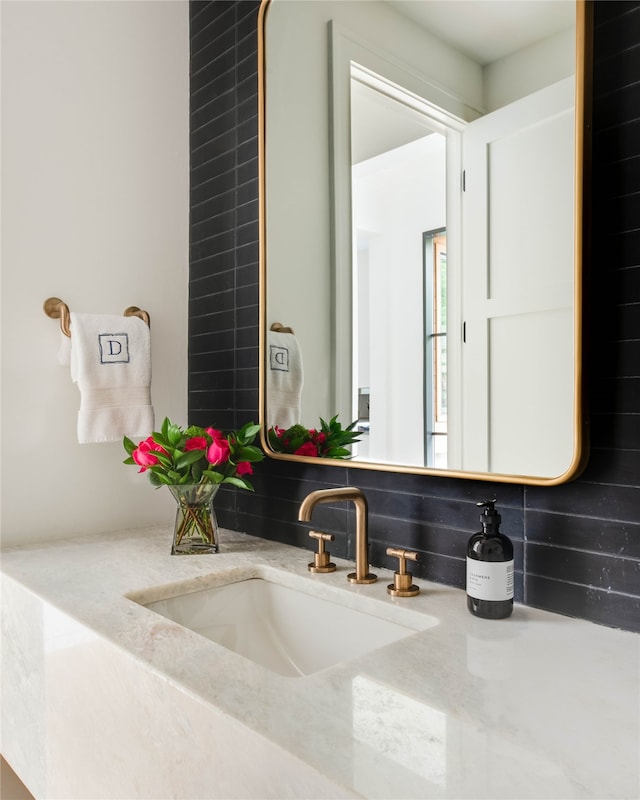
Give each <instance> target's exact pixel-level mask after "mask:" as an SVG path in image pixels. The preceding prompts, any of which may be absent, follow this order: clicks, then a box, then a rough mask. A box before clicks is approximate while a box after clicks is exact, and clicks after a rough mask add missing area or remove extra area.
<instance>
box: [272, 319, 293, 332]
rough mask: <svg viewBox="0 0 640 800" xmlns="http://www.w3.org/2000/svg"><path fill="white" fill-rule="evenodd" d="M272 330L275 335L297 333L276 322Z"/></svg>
mask: <svg viewBox="0 0 640 800" xmlns="http://www.w3.org/2000/svg"><path fill="white" fill-rule="evenodd" d="M271 330H272V331H274V332H275V333H294V334H295V331H294V330H293V328H290V327H288V326H286V325H283V324H282V323H281V322H274V323H273V325H272V326H271Z"/></svg>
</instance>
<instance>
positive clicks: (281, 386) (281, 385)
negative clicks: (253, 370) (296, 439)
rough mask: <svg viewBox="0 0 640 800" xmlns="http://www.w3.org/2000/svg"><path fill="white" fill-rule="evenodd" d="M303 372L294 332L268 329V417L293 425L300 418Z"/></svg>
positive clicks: (272, 421) (272, 420)
mask: <svg viewBox="0 0 640 800" xmlns="http://www.w3.org/2000/svg"><path fill="white" fill-rule="evenodd" d="M303 380H304V374H303V369H302V351H301V349H300V344H299V343H298V340H297V339H296V337H295V336H294V334H292V333H280V332H276V331H269V334H268V340H267V418H268V422H269V425H278V426H279V427H281V428H290V427H291V426H292V425H296V424H297V423H299V422H300V415H301V407H300V406H301V402H300V401H301V397H302V385H303Z"/></svg>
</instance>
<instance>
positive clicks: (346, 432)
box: [267, 414, 360, 458]
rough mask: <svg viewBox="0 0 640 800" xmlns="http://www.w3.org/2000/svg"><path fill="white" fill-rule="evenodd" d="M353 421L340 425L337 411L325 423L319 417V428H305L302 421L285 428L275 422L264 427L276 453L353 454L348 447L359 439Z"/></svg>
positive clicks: (299, 454)
mask: <svg viewBox="0 0 640 800" xmlns="http://www.w3.org/2000/svg"><path fill="white" fill-rule="evenodd" d="M355 425H356V422H355V421H354V422H352V423H351V424H350V425H348V426H347V427H346V428H343V427H342V425H341V423H340V422H338V415H337V414H336V416H335V417H332V418H331V420H330V421H329V422H328V423H327V422H325V421H324V420H323V419H322V418H320V428H319V429H317V428H305V427H304V426H303V425H292V426H291V427H290V428H286V429H285V428H280V427H278V426H277V425H275V426H273V427H271V428H269V430H268V431H267V439H268V441H269V445H270V446H271V449H272V450H273V451H274V452H276V453H292V454H294V455H297V456H315V457H317V458H351V455H352V454H351V452H350V451H349V450H348V449H347V448H348V447H349V446H350V445H352V444H355V443H356V442H359V441H360V439H358V435H359V434H358V432H357V431H354V430H353V428H354V427H355Z"/></svg>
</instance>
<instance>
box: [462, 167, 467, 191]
mask: <svg viewBox="0 0 640 800" xmlns="http://www.w3.org/2000/svg"><path fill="white" fill-rule="evenodd" d="M462 191H463V192H466V191H467V170H466V169H463V170H462Z"/></svg>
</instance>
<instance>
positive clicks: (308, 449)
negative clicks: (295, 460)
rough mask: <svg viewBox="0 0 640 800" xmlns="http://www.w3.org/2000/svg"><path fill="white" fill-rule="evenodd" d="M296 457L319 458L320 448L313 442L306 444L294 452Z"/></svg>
mask: <svg viewBox="0 0 640 800" xmlns="http://www.w3.org/2000/svg"><path fill="white" fill-rule="evenodd" d="M294 455H296V456H317V455H318V448H317V447H316V445H315V444H314V443H313V442H305V443H304V444H303V445H300V447H299V448H298V449H297V450H295V451H294Z"/></svg>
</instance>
